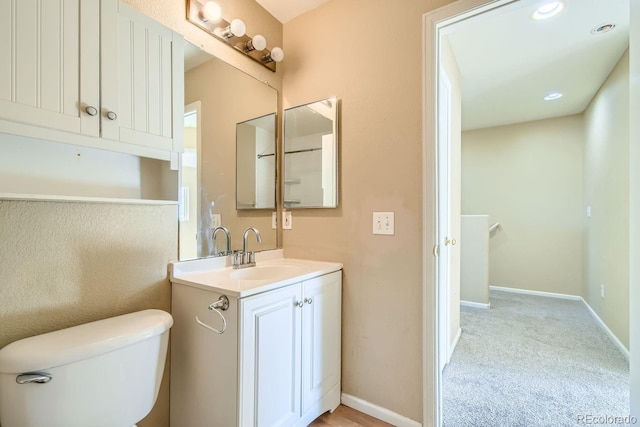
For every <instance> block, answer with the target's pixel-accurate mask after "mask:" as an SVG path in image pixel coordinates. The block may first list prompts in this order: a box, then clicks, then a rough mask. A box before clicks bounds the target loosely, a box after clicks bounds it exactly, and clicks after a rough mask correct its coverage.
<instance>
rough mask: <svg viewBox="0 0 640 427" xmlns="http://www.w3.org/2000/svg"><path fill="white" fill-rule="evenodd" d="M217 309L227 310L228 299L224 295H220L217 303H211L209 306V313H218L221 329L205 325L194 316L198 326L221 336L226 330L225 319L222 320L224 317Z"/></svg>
mask: <svg viewBox="0 0 640 427" xmlns="http://www.w3.org/2000/svg"><path fill="white" fill-rule="evenodd" d="M218 309H220V310H222V311H226V310H228V309H229V298H227V296H226V295H222V296H221V297H220V298H218V301H216V302H213V303H211V304H210V305H209V311H214V312H216V313H218V315H219V316H220V318H221V319H222V329H216V328H214V327H212V326H209V325H207V324H206V323H204V322H202V321H201V320H200V319H199V318H198V316H196V322H198V324H199V325H200V326H202V327H203V328H206V329H208V330H210V331H211V332H214V333H216V334H223V333H224V331H225V330H226V329H227V319H225V318H224V315H223V314H222V313H221V312H220V311H219V310H218Z"/></svg>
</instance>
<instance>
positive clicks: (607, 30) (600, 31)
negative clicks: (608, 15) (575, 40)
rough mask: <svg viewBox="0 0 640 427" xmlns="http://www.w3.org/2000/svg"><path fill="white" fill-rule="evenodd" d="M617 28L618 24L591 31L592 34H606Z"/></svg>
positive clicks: (602, 26)
mask: <svg viewBox="0 0 640 427" xmlns="http://www.w3.org/2000/svg"><path fill="white" fill-rule="evenodd" d="M615 27H616V24H602V25H598V26H597V27H595V28H594V29H593V30H591V34H604V33H607V32H609V31H611V30H613V29H614V28H615Z"/></svg>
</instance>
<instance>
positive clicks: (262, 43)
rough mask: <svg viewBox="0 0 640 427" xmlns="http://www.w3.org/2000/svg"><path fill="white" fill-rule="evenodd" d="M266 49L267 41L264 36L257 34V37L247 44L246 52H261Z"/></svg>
mask: <svg viewBox="0 0 640 427" xmlns="http://www.w3.org/2000/svg"><path fill="white" fill-rule="evenodd" d="M266 47H267V39H265V38H264V36H262V35H260V34H256V35H255V36H253V38H252V39H251V40H249V41H248V42H247V44H246V45H245V50H246V51H247V52H250V51H252V50H257V51H261V50H265V49H266Z"/></svg>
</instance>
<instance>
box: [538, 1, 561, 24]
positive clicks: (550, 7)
mask: <svg viewBox="0 0 640 427" xmlns="http://www.w3.org/2000/svg"><path fill="white" fill-rule="evenodd" d="M563 8H564V3H562V2H561V1H552V2H549V3H545V4H543V5H542V6H540V7H538V8H537V9H536V10H535V12H533V14H532V15H531V17H532V18H533V19H535V20H536V21H539V20H542V19H549V18H551V17H552V16H556V15H557V14H558V13H560V12H562V9H563Z"/></svg>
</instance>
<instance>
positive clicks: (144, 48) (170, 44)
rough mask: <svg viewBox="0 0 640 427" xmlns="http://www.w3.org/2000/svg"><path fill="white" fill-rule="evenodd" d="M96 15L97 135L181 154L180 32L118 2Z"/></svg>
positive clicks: (109, 1)
mask: <svg viewBox="0 0 640 427" xmlns="http://www.w3.org/2000/svg"><path fill="white" fill-rule="evenodd" d="M101 19H102V33H101V91H102V92H101V100H102V105H101V111H100V114H101V116H102V137H103V138H107V139H111V140H114V141H120V142H126V143H130V144H137V145H143V146H146V147H151V148H157V149H161V150H165V151H177V152H182V137H183V134H182V126H183V116H184V113H183V107H184V105H183V102H184V101H183V99H184V97H183V90H184V89H183V82H184V55H183V49H184V46H183V39H182V36H180V35H179V34H177V33H175V32H173V31H171V30H170V29H169V28H167V27H165V26H163V25H161V24H159V23H158V22H156V21H154V20H152V19H151V18H149V17H147V16H145V15H143V14H142V13H140V12H138V11H136V10H134V9H133V8H131V7H129V6H127V5H125V4H123V3H122V2H120V1H118V0H103V1H102V7H101ZM174 100H177V101H178V102H174Z"/></svg>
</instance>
